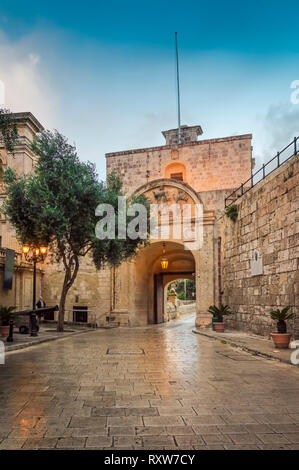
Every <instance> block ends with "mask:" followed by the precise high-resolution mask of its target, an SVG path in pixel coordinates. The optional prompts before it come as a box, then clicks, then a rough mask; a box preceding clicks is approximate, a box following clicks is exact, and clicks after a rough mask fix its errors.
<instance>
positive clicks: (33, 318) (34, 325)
mask: <svg viewBox="0 0 299 470" xmlns="http://www.w3.org/2000/svg"><path fill="white" fill-rule="evenodd" d="M30 322H31V334H30V336H38V334H37V321H36V314H35V313H33V312H32V313H31V314H30Z"/></svg>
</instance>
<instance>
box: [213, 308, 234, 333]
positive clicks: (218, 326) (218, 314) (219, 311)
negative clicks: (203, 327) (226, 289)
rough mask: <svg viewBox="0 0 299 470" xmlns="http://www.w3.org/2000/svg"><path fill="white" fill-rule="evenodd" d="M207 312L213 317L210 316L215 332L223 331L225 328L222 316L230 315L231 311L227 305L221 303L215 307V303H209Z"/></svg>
mask: <svg viewBox="0 0 299 470" xmlns="http://www.w3.org/2000/svg"><path fill="white" fill-rule="evenodd" d="M208 312H209V313H211V314H212V315H213V318H212V325H213V327H214V328H213V329H214V330H215V331H216V332H217V333H223V332H224V330H225V325H224V322H223V317H224V315H231V314H232V313H233V312H232V311H231V310H230V308H229V306H228V305H222V304H221V305H220V307H216V305H211V306H210V307H209V309H208ZM215 320H216V321H215Z"/></svg>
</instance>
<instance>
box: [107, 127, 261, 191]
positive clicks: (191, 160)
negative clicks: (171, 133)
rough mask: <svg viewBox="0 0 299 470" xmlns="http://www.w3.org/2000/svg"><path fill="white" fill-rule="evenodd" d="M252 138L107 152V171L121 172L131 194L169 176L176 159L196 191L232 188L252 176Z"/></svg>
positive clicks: (241, 136)
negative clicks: (145, 185) (169, 170)
mask: <svg viewBox="0 0 299 470" xmlns="http://www.w3.org/2000/svg"><path fill="white" fill-rule="evenodd" d="M251 138H252V136H251V134H246V135H240V136H233V137H225V138H220V139H208V140H201V141H198V142H192V143H189V144H182V145H179V146H177V145H176V146H170V145H165V146H161V147H152V148H146V149H138V150H127V151H124V152H115V153H108V154H106V166H107V174H109V173H111V172H115V173H116V174H118V175H119V176H120V178H121V179H122V181H123V184H124V189H125V191H126V192H127V193H128V194H129V195H130V194H132V192H134V191H135V190H136V189H138V188H139V187H140V186H142V185H144V184H146V183H149V182H150V181H153V180H156V179H159V178H165V177H169V175H168V173H169V172H168V168H169V167H170V166H171V165H173V164H174V163H177V164H179V165H180V167H181V168H182V170H181V172H182V173H183V174H184V182H185V183H188V184H189V185H190V186H192V188H193V189H194V190H195V191H197V192H202V191H211V190H214V191H215V190H220V189H233V188H237V187H238V186H239V185H240V184H241V182H242V181H245V180H247V179H248V178H250V175H251ZM175 172H176V171H175Z"/></svg>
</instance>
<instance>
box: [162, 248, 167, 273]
mask: <svg viewBox="0 0 299 470" xmlns="http://www.w3.org/2000/svg"><path fill="white" fill-rule="evenodd" d="M161 268H162V269H167V268H168V259H167V257H166V254H165V243H163V252H162V258H161Z"/></svg>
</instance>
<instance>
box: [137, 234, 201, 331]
mask: <svg viewBox="0 0 299 470" xmlns="http://www.w3.org/2000/svg"><path fill="white" fill-rule="evenodd" d="M163 245H164V246H163ZM163 248H164V249H165V256H166V258H167V261H168V266H167V269H163V268H162V266H161V258H162V256H163ZM133 264H134V271H135V272H134V274H135V275H134V295H133V296H132V298H131V308H130V312H131V324H146V323H162V322H164V321H165V320H167V316H166V311H165V287H166V286H167V285H168V284H169V282H171V281H173V280H177V279H193V280H195V273H196V266H195V259H194V255H193V253H192V252H191V251H190V250H186V249H185V247H184V245H183V243H178V242H173V241H167V242H165V241H164V240H163V241H162V240H160V241H157V242H154V243H150V245H149V246H147V247H145V248H143V249H142V250H140V252H139V254H138V256H137V257H136V259H135V260H134V263H133Z"/></svg>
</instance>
